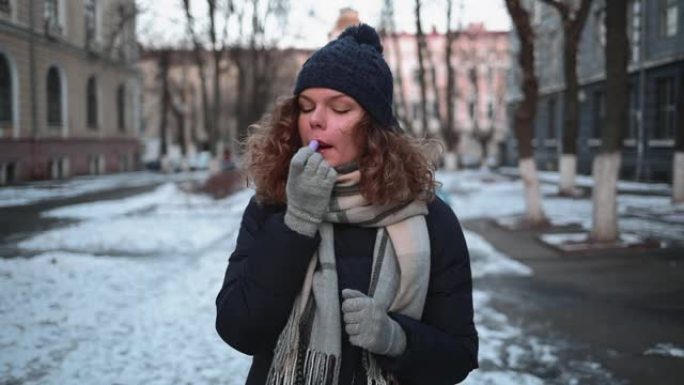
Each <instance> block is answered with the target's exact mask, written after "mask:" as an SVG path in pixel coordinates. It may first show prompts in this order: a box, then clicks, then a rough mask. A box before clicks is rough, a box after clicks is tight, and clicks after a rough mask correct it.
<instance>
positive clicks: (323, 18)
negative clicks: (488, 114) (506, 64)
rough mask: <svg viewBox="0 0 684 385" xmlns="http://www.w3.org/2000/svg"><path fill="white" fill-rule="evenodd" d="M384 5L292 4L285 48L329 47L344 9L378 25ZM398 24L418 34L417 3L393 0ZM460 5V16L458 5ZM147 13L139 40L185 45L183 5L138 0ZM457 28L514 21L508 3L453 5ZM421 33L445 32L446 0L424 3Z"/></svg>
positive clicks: (466, 0)
mask: <svg viewBox="0 0 684 385" xmlns="http://www.w3.org/2000/svg"><path fill="white" fill-rule="evenodd" d="M193 3H194V4H195V5H194V8H195V9H194V13H195V15H197V16H196V17H198V21H201V20H200V19H201V18H200V17H199V16H201V15H204V14H205V13H206V11H205V10H206V8H205V5H204V4H205V1H204V0H194V1H193ZM382 3H383V1H382V0H325V1H321V0H291V1H290V7H291V8H290V16H289V23H288V25H289V27H288V28H287V29H286V36H283V39H282V41H281V44H282V45H285V46H295V47H305V48H316V47H320V46H322V45H323V44H325V42H326V40H327V34H328V32H329V31H330V30H331V29H332V27H333V26H334V24H335V21H336V20H337V16H338V15H339V11H340V9H342V8H345V7H351V8H353V9H355V10H357V11H358V12H359V17H360V18H361V21H363V22H366V23H368V24H370V25H373V26H377V25H378V24H379V21H380V11H381V9H382ZM394 3H395V22H396V26H397V29H398V30H400V31H408V32H414V31H415V21H414V16H413V12H414V9H413V7H414V4H415V2H414V1H413V0H395V1H394ZM461 3H462V12H459V5H460V4H461ZM138 4H139V5H140V7H141V9H142V10H143V13H142V14H141V16H140V18H139V20H138V35H139V39H140V41H141V42H142V43H143V44H145V45H150V44H151V45H160V44H172V43H176V42H179V41H181V40H182V39H183V38H184V35H185V27H186V23H185V17H184V13H183V11H182V6H181V4H182V1H181V0H138ZM454 7H455V9H454V12H455V14H454V16H453V17H454V18H455V21H454V24H453V25H454V26H456V25H457V22H458V21H461V22H462V24H463V25H464V26H465V25H467V24H468V23H472V22H482V23H484V24H485V26H486V27H487V28H488V29H490V30H508V29H510V27H511V22H510V18H509V16H508V13H507V12H506V7H505V5H504V0H454ZM422 19H423V28H424V30H426V31H429V30H431V28H432V26H433V25H434V26H435V27H437V29H438V30H440V31H443V30H444V29H445V24H446V0H424V1H423V17H422Z"/></svg>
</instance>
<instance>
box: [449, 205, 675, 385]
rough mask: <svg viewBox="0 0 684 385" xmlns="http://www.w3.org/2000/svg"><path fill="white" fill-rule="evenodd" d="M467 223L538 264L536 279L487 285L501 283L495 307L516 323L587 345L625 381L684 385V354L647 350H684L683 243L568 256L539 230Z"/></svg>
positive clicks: (511, 252)
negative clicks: (662, 347) (663, 346)
mask: <svg viewBox="0 0 684 385" xmlns="http://www.w3.org/2000/svg"><path fill="white" fill-rule="evenodd" d="M463 224H464V227H466V228H468V229H469V230H472V231H475V232H477V233H479V234H480V235H482V236H483V237H484V238H485V239H486V240H487V241H488V242H490V243H491V244H492V245H493V246H494V247H495V248H497V249H499V250H501V251H502V252H504V253H506V254H507V255H509V256H510V257H512V258H515V259H516V260H518V261H520V262H523V263H525V264H526V265H528V266H529V267H530V268H532V269H533V271H534V275H533V276H532V277H498V278H491V279H489V280H488V281H487V282H486V284H487V285H495V286H497V287H498V290H497V293H501V296H500V298H498V299H497V301H496V303H495V306H497V307H500V308H501V309H502V310H503V311H504V312H505V313H506V314H507V315H509V316H511V317H512V318H511V319H512V321H516V322H523V323H529V324H534V325H543V326H544V328H546V330H547V332H548V333H550V334H554V335H558V334H560V336H561V337H562V338H563V339H565V340H567V341H571V342H572V343H573V344H574V345H575V346H581V347H583V348H582V349H583V352H582V353H581V354H584V355H586V354H591V355H592V358H593V359H594V360H595V361H596V362H599V363H600V364H601V365H602V366H603V367H605V368H606V369H607V370H609V371H610V372H611V373H612V374H613V375H614V376H615V377H616V380H618V381H621V382H622V381H624V382H625V383H628V384H659V385H667V384H672V385H675V384H678V385H680V384H684V358H677V357H671V356H660V355H652V354H645V353H646V351H648V350H649V349H652V348H654V347H655V346H656V345H658V344H662V343H670V344H674V345H675V346H677V347H679V348H684V248H670V249H661V250H641V251H638V250H600V251H596V252H591V253H584V254H582V255H565V254H561V253H560V252H558V251H556V250H554V249H552V248H550V247H548V246H546V245H544V244H543V243H541V242H540V241H538V240H537V237H538V235H539V233H538V232H537V231H532V230H524V231H509V230H504V229H502V228H501V227H499V226H497V225H495V224H494V223H493V221H491V220H489V219H477V220H468V221H464V223H463ZM587 352H590V353H587Z"/></svg>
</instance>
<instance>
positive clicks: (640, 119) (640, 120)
mask: <svg viewBox="0 0 684 385" xmlns="http://www.w3.org/2000/svg"><path fill="white" fill-rule="evenodd" d="M645 3H646V2H645V1H639V3H638V4H639V11H640V12H641V13H640V14H639V17H640V18H641V22H640V27H641V28H640V30H639V107H638V110H637V138H636V139H637V143H636V145H637V158H636V171H635V173H634V179H635V180H641V179H642V177H643V171H644V170H643V169H644V145H645V143H644V142H645V140H646V138H645V137H644V131H645V130H644V107H645V103H644V95H645V92H644V91H645V88H646V71H645V69H644V57H645V56H646V44H644V41H645V39H646V4H645ZM632 11H633V10H632Z"/></svg>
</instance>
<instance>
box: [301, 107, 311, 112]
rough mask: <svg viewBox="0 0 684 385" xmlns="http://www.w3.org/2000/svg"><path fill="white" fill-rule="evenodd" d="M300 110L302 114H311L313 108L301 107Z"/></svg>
mask: <svg viewBox="0 0 684 385" xmlns="http://www.w3.org/2000/svg"><path fill="white" fill-rule="evenodd" d="M299 110H300V111H301V112H311V111H313V107H310V106H299Z"/></svg>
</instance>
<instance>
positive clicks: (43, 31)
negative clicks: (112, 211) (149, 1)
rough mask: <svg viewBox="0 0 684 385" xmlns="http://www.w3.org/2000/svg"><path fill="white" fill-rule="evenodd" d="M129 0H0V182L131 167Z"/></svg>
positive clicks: (135, 89) (132, 10)
mask: <svg viewBox="0 0 684 385" xmlns="http://www.w3.org/2000/svg"><path fill="white" fill-rule="evenodd" d="M135 17H136V7H135V2H134V0H0V184H8V183H13V182H19V181H26V180H33V179H49V178H63V177H67V176H70V175H80V174H100V173H106V172H117V171H125V170H130V169H133V168H134V167H135V166H136V163H137V154H138V152H139V148H138V147H139V145H138V141H137V139H136V137H137V136H138V134H139V124H138V122H139V120H140V119H139V114H140V112H139V106H140V102H139V100H140V96H139V95H140V90H139V88H140V86H139V83H140V82H139V76H138V73H137V71H136V67H135V65H136V62H137V59H138V57H137V56H138V47H137V43H136V37H135Z"/></svg>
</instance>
